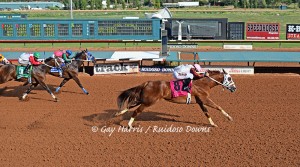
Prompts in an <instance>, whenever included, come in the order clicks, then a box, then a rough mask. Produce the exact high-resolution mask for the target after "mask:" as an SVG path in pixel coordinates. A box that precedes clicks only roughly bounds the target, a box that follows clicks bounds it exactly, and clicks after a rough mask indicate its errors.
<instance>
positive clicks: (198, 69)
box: [194, 64, 201, 72]
mask: <svg viewBox="0 0 300 167" xmlns="http://www.w3.org/2000/svg"><path fill="white" fill-rule="evenodd" d="M194 67H195V68H196V70H197V72H200V71H201V66H200V65H199V64H194Z"/></svg>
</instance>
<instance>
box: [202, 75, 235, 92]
mask: <svg viewBox="0 0 300 167" xmlns="http://www.w3.org/2000/svg"><path fill="white" fill-rule="evenodd" d="M208 72H209V74H210V76H212V77H209V78H210V79H212V80H213V81H215V82H217V83H218V84H220V85H222V86H223V87H225V88H226V89H228V90H230V91H231V92H234V91H235V90H236V86H235V83H234V82H233V79H232V77H231V76H230V74H228V73H227V72H226V71H225V70H224V69H223V71H222V72H220V71H218V72H217V73H218V76H219V77H217V78H215V79H214V78H213V76H214V75H216V72H215V71H208Z"/></svg>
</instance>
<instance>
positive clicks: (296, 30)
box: [286, 24, 300, 40]
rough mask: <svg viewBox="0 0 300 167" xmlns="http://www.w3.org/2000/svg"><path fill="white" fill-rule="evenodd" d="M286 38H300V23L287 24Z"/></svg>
mask: <svg viewBox="0 0 300 167" xmlns="http://www.w3.org/2000/svg"><path fill="white" fill-rule="evenodd" d="M286 39H296V40H300V24H287V25H286Z"/></svg>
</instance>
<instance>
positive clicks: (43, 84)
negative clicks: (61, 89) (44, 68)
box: [39, 81, 58, 102]
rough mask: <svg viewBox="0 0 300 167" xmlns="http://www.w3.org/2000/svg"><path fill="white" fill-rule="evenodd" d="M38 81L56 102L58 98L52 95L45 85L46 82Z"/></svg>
mask: <svg viewBox="0 0 300 167" xmlns="http://www.w3.org/2000/svg"><path fill="white" fill-rule="evenodd" d="M39 83H40V85H41V86H42V87H43V88H44V89H45V90H47V92H48V93H49V94H50V95H51V96H52V98H53V99H54V100H55V102H58V99H57V98H56V97H55V96H54V94H53V93H52V92H51V90H50V88H49V87H48V86H47V85H46V83H45V82H42V81H39Z"/></svg>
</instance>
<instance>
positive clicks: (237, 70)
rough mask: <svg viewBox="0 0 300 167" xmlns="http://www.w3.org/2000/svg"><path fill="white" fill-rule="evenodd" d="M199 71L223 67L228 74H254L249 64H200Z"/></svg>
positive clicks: (220, 69)
mask: <svg viewBox="0 0 300 167" xmlns="http://www.w3.org/2000/svg"><path fill="white" fill-rule="evenodd" d="M201 67H202V69H201V72H205V71H206V70H218V71H222V70H223V69H224V70H225V71H226V72H227V73H229V74H254V67H250V66H245V67H244V66H240V67H229V66H201Z"/></svg>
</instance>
